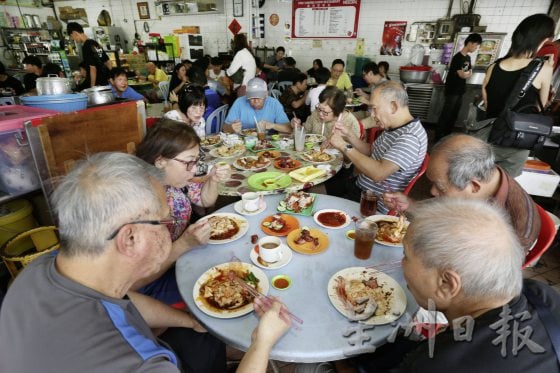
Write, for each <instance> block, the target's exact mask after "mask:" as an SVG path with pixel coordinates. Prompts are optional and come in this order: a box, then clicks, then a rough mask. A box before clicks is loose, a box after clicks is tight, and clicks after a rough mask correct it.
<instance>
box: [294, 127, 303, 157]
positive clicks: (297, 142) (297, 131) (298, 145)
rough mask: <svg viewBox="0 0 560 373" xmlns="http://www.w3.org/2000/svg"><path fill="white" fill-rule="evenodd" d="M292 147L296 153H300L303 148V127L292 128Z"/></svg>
mask: <svg viewBox="0 0 560 373" xmlns="http://www.w3.org/2000/svg"><path fill="white" fill-rule="evenodd" d="M294 147H295V149H296V151H297V152H301V151H303V149H304V148H305V130H304V128H303V127H299V128H298V127H296V128H294Z"/></svg>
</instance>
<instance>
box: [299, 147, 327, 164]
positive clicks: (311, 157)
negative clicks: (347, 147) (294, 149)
mask: <svg viewBox="0 0 560 373" xmlns="http://www.w3.org/2000/svg"><path fill="white" fill-rule="evenodd" d="M300 158H301V159H303V160H304V161H307V162H309V163H313V164H319V163H328V162H330V161H332V160H333V159H334V158H335V156H334V155H332V154H329V153H327V152H323V151H320V150H319V151H317V150H311V151H307V152H304V153H301V154H300Z"/></svg>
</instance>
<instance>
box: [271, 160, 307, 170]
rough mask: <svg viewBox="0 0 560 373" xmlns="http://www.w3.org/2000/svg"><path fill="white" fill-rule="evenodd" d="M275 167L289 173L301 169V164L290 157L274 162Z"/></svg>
mask: <svg viewBox="0 0 560 373" xmlns="http://www.w3.org/2000/svg"><path fill="white" fill-rule="evenodd" d="M274 167H276V168H277V169H279V170H281V171H285V172H289V171H293V170H295V169H297V168H300V167H301V162H300V161H298V160H297V159H293V158H290V157H280V158H277V159H276V160H275V161H274Z"/></svg>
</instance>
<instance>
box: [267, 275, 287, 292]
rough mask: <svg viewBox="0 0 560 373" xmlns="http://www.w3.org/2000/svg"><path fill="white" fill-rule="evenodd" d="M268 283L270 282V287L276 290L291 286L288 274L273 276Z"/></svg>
mask: <svg viewBox="0 0 560 373" xmlns="http://www.w3.org/2000/svg"><path fill="white" fill-rule="evenodd" d="M270 283H271V284H272V287H273V288H275V289H277V290H286V289H289V288H290V286H292V279H291V278H290V276H286V275H278V276H274V277H273V278H272V280H270Z"/></svg>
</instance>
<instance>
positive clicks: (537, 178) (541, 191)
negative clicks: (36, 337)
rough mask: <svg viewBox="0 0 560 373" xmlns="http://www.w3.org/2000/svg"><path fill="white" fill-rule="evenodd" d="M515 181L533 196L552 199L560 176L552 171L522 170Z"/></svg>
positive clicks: (559, 181)
mask: <svg viewBox="0 0 560 373" xmlns="http://www.w3.org/2000/svg"><path fill="white" fill-rule="evenodd" d="M515 180H516V181H517V182H518V183H519V184H520V185H521V187H523V189H525V191H526V192H527V193H529V194H530V195H533V196H541V197H552V195H553V194H554V191H555V190H556V188H557V187H558V183H560V175H558V174H557V173H556V172H554V170H552V169H550V170H536V169H529V168H523V172H522V173H521V175H519V176H518V177H516V178H515Z"/></svg>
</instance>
